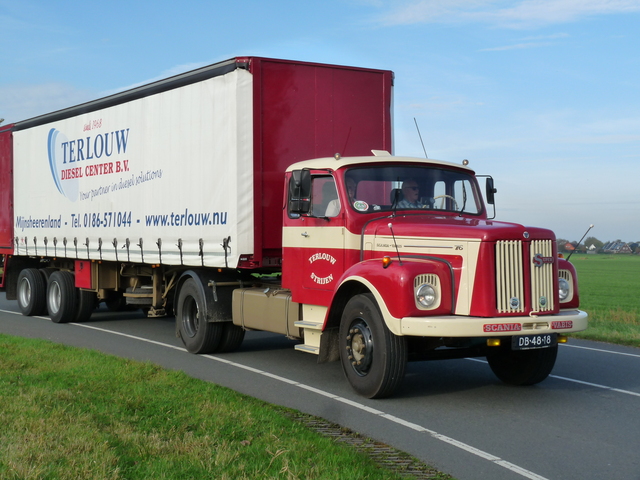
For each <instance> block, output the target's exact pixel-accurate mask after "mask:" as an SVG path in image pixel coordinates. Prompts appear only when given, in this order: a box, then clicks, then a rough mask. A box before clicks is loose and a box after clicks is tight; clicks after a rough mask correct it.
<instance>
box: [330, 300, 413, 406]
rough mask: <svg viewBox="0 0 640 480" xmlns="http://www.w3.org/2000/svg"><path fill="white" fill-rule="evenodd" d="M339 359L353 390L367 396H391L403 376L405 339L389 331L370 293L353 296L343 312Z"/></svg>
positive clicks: (405, 358)
mask: <svg viewBox="0 0 640 480" xmlns="http://www.w3.org/2000/svg"><path fill="white" fill-rule="evenodd" d="M340 361H341V363H342V369H343V370H344V373H345V375H346V377H347V380H348V381H349V383H350V384H351V386H352V387H353V389H354V390H355V391H356V392H358V393H359V394H360V395H362V396H365V397H368V398H383V397H388V396H390V395H392V394H393V392H394V391H395V390H396V388H398V386H399V385H400V383H401V382H402V379H403V378H404V371H405V367H406V364H407V345H406V342H405V339H404V338H403V337H399V336H396V335H394V334H393V333H391V332H390V331H389V329H388V328H387V326H386V325H385V323H384V319H383V318H382V314H381V313H380V310H379V309H378V305H377V304H376V301H375V299H374V298H373V295H371V294H369V293H367V294H360V295H356V296H355V297H353V298H352V299H351V300H349V302H348V303H347V305H346V307H345V309H344V311H343V313H342V319H341V322H340Z"/></svg>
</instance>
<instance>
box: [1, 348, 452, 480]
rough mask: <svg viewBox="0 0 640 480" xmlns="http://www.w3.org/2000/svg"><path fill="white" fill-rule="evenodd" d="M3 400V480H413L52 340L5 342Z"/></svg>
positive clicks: (205, 388) (221, 391) (196, 383)
mask: <svg viewBox="0 0 640 480" xmlns="http://www.w3.org/2000/svg"><path fill="white" fill-rule="evenodd" d="M0 398H2V399H3V401H2V402H1V403H0V415H1V418H2V422H0V478H3V479H21V480H26V479H57V480H58V479H59V480H66V479H77V478H82V479H114V480H115V479H127V480H135V479H149V478H154V479H203V478H216V479H244V478H247V479H248V478H251V479H253V478H287V479H296V478H305V479H339V480H344V479H361V478H368V479H395V478H407V477H406V476H401V475H400V474H398V473H396V472H393V471H390V470H388V469H385V468H381V467H380V465H378V464H376V463H375V462H374V461H373V460H372V459H371V458H370V457H369V456H367V455H365V454H363V453H360V452H358V451H357V450H354V449H353V448H348V447H346V446H344V445H342V444H340V443H337V442H335V441H333V440H331V439H330V438H326V437H323V436H321V435H318V434H317V433H315V432H313V431H311V430H309V429H308V428H306V427H305V426H304V425H302V424H301V423H299V422H296V421H293V420H292V419H291V418H290V413H288V412H287V411H285V410H281V409H276V408H273V407H270V406H269V405H267V404H265V403H264V402H261V401H259V400H256V399H253V398H250V397H247V396H243V395H241V394H238V393H236V392H233V391H232V390H229V389H226V388H223V387H219V386H216V385H213V384H210V383H207V382H203V381H200V380H196V379H193V378H191V377H188V376H187V375H186V374H184V373H182V372H174V371H168V370H164V369H162V368H160V367H157V366H154V365H150V364H145V363H139V362H133V361H129V360H124V359H120V358H117V357H112V356H107V355H104V354H101V353H98V352H95V351H89V350H82V349H76V348H71V347H66V346H63V345H57V344H53V343H50V342H46V341H43V340H30V339H23V338H15V337H9V336H6V335H0ZM432 478H450V477H448V476H446V475H440V474H438V473H437V472H435V471H434V475H433V477H432Z"/></svg>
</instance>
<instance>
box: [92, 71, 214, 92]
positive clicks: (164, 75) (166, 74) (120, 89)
mask: <svg viewBox="0 0 640 480" xmlns="http://www.w3.org/2000/svg"><path fill="white" fill-rule="evenodd" d="M207 65H209V63H207V62H197V63H184V64H181V65H176V66H174V67H171V68H169V69H167V70H164V71H163V72H161V73H160V74H159V75H157V76H155V77H153V78H149V79H147V80H143V81H142V82H136V83H134V84H131V85H127V86H124V87H118V88H114V89H112V90H108V91H106V92H102V94H101V95H100V96H104V97H106V96H109V95H114V94H116V93H119V92H124V91H126V90H131V89H133V88H137V87H141V86H143V85H148V84H149V83H153V82H157V81H159V80H165V79H167V78H169V77H173V76H175V75H180V74H181V73H185V72H188V71H191V70H196V69H198V68H200V67H204V66H207Z"/></svg>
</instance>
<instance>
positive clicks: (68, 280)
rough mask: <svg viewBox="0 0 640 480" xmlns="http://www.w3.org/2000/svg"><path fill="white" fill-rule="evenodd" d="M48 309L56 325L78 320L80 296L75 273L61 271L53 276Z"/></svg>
mask: <svg viewBox="0 0 640 480" xmlns="http://www.w3.org/2000/svg"><path fill="white" fill-rule="evenodd" d="M47 308H48V309H49V315H50V316H51V321H52V322H54V323H67V322H72V321H74V320H75V319H76V312H77V308H78V296H77V292H76V287H75V280H74V276H73V273H71V272H66V271H62V270H59V271H57V272H53V273H52V274H51V276H50V277H49V286H48V287H47Z"/></svg>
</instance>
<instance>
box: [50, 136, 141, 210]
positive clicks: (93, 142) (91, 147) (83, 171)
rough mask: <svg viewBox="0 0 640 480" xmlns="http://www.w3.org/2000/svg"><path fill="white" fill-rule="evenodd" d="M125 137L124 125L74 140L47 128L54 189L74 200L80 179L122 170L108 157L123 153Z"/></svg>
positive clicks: (124, 150) (126, 138)
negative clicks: (121, 127)
mask: <svg viewBox="0 0 640 480" xmlns="http://www.w3.org/2000/svg"><path fill="white" fill-rule="evenodd" d="M128 140H129V129H128V128H127V129H123V130H117V131H114V132H108V133H99V134H96V135H92V136H91V135H90V136H86V137H84V138H77V139H75V140H69V139H68V138H67V137H66V135H65V134H64V133H62V132H60V131H59V130H56V129H55V128H52V129H51V130H49V137H48V140H47V153H48V155H49V168H50V169H51V176H52V178H53V181H54V183H55V184H56V188H57V189H58V191H59V192H60V193H61V194H62V195H64V196H65V197H67V198H68V199H69V200H71V201H72V202H75V201H76V200H77V199H78V192H79V184H80V179H81V178H84V177H93V176H96V175H108V174H111V173H118V172H120V171H122V167H121V164H122V162H120V161H111V158H110V157H111V156H112V155H116V156H117V155H122V154H125V153H126V151H127V141H128ZM124 162H125V163H126V161H124Z"/></svg>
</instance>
